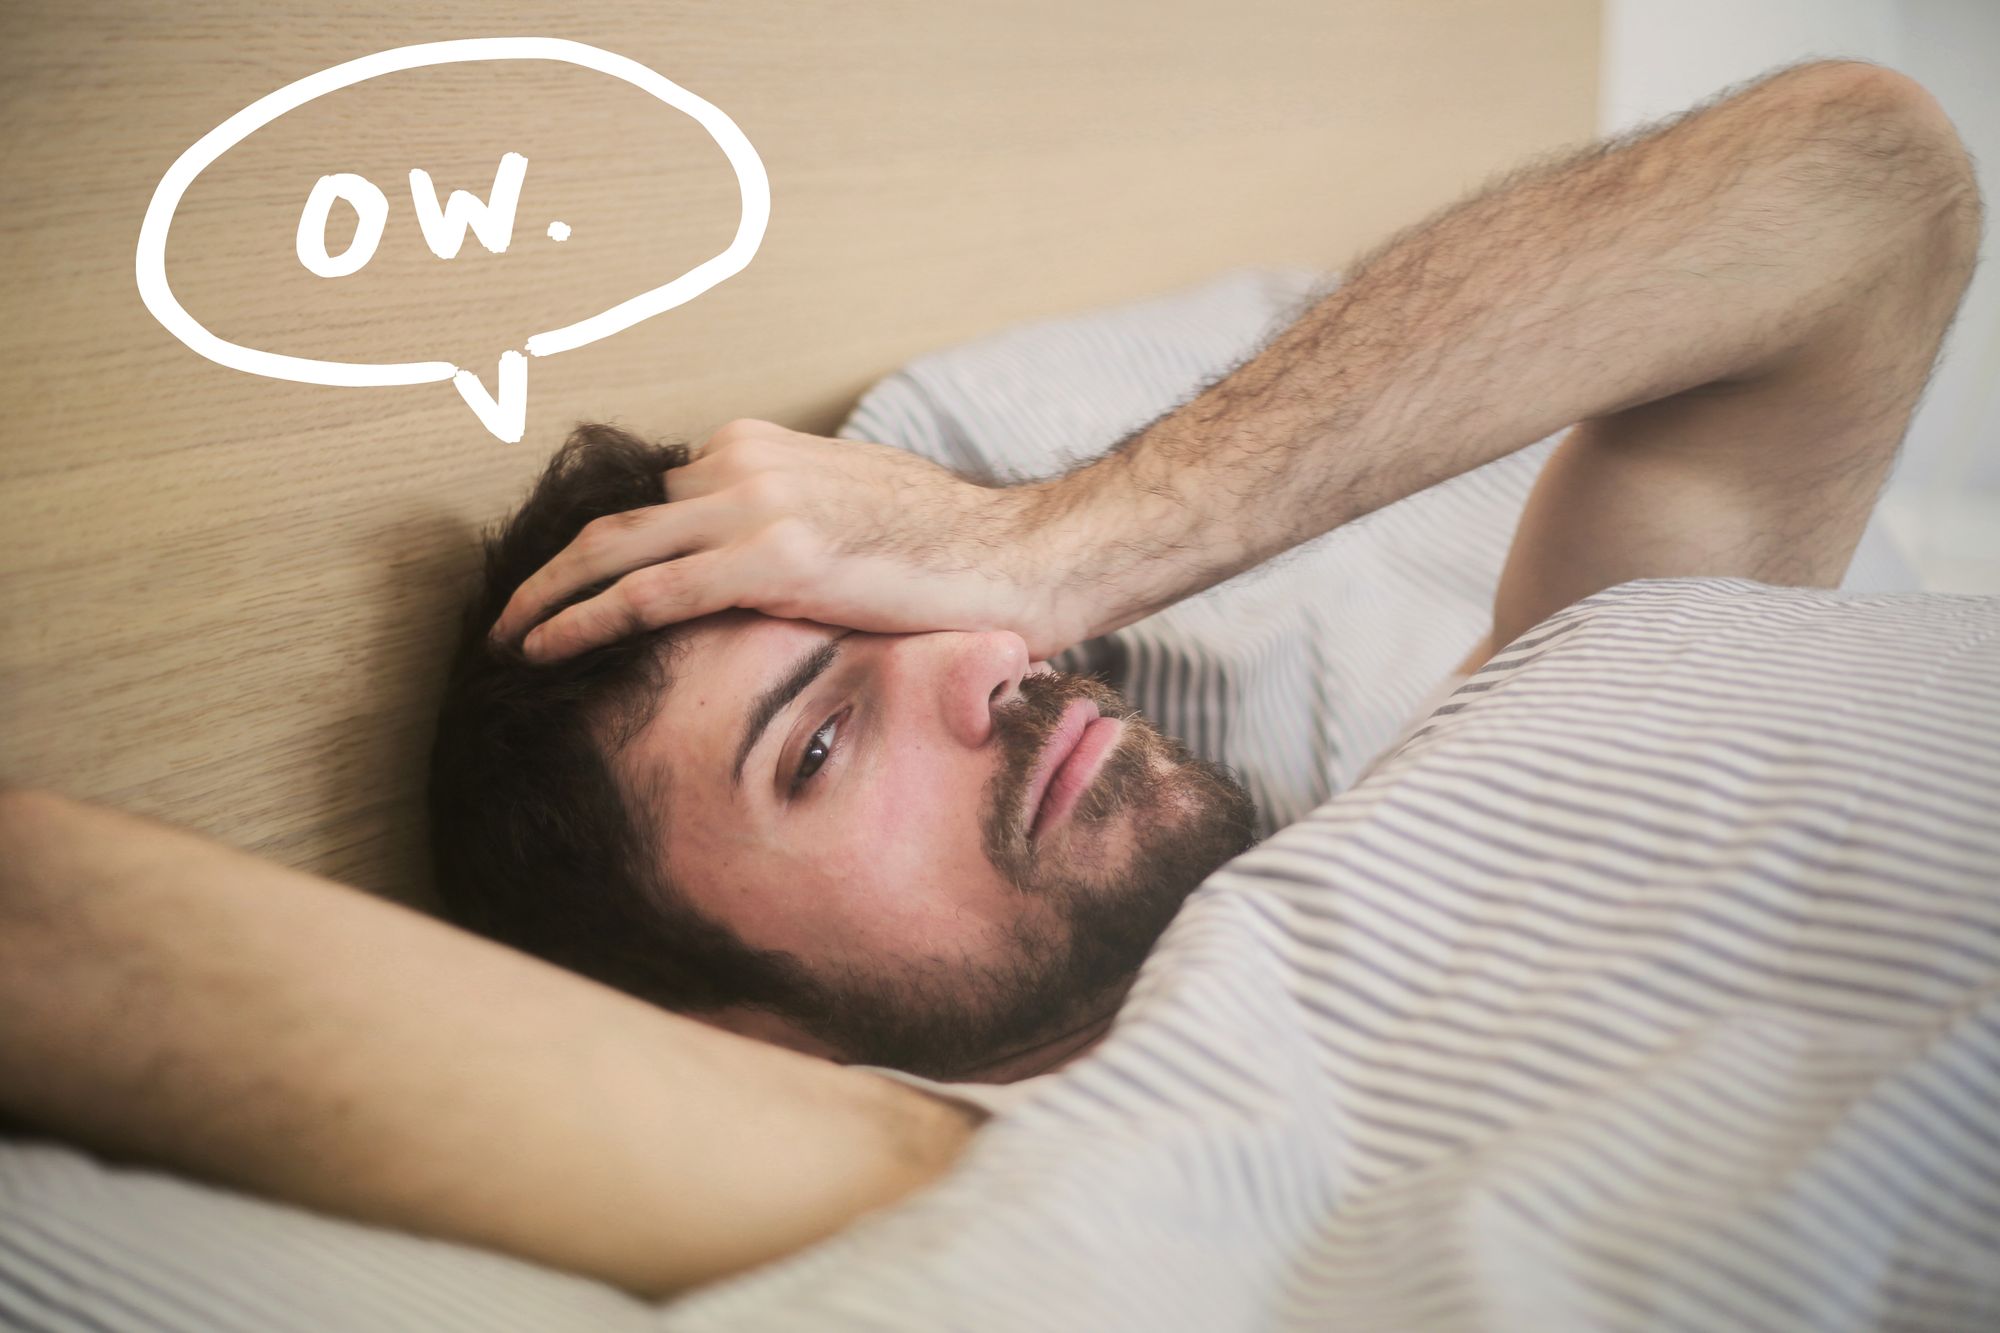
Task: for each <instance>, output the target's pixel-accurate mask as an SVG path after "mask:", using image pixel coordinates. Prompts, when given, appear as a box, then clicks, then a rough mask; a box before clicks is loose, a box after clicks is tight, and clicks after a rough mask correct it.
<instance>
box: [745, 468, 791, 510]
mask: <svg viewBox="0 0 2000 1333" xmlns="http://www.w3.org/2000/svg"><path fill="white" fill-rule="evenodd" d="M742 489H743V497H742V498H743V502H744V503H745V504H747V505H749V506H750V507H751V508H753V509H768V510H781V509H783V508H784V507H785V501H786V497H787V495H788V494H789V491H790V488H789V487H788V486H787V485H786V483H785V479H784V478H783V477H781V476H779V475H778V474H777V473H775V472H753V473H751V474H750V475H749V476H747V477H745V478H744V479H743V482H742Z"/></svg>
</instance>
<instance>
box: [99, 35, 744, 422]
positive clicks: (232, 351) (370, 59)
mask: <svg viewBox="0 0 2000 1333" xmlns="http://www.w3.org/2000/svg"><path fill="white" fill-rule="evenodd" d="M481 60H555V61H559V62H561V63H563V64H566V65H579V66H582V67H583V68H585V69H592V70H596V71H597V72H598V73H600V74H609V75H610V76H611V77H613V78H615V79H620V80H622V81H624V82H626V83H629V84H631V85H632V86H633V87H634V88H637V89H639V90H640V91H641V92H644V93H647V94H648V95H650V96H652V97H656V98H658V99H659V100H660V101H662V102H665V103H666V104H667V105H668V106H671V107H673V108H674V109H675V110H677V111H682V112H685V113H686V114H687V115H689V116H692V117H693V118H694V119H695V121H696V122H697V123H698V124H700V126H701V127H702V128H703V129H704V130H706V131H708V135H709V137H710V138H712V139H714V140H715V142H716V146H717V147H719V148H721V149H722V152H723V155H724V156H725V157H727V158H728V159H729V165H730V167H731V168H732V169H733V170H734V171H735V172H736V183H737V187H738V189H739V190H740V192H741V194H742V198H743V216H742V219H741V220H740V221H739V222H738V223H737V227H736V238H735V239H734V240H732V241H731V242H730V243H729V248H728V249H726V250H724V251H723V252H722V253H721V254H719V255H717V256H715V257H714V258H713V259H710V260H708V261H707V262H705V263H702V264H698V265H696V266H695V267H694V268H691V269H689V270H688V271H687V272H686V273H683V274H681V276H679V277H678V278H675V279H674V280H673V281H672V282H668V283H663V284H661V285H660V286H658V287H655V288H653V289H651V290H650V291H646V292H642V293H640V294H639V295H637V296H635V297H633V298H631V299H630V300H628V301H621V302H619V303H618V304H617V305H615V306H612V307H611V308H610V309H609V310H604V311H600V312H599V313H597V314H595V315H592V316H591V317H590V318H588V319H581V320H578V321H577V322H575V323H574V324H565V325H563V326H562V327H561V328H556V329H549V330H546V331H545V332H542V333H537V334H533V335H531V336H530V337H529V338H528V340H527V343H526V347H527V351H528V355H529V356H554V355H555V354H556V353H557V352H567V351H571V350H574V349H575V348H578V347H585V346H588V345H589V344H591V343H594V342H596V341H597V340H598V339H600V338H608V337H610V336H611V335H612V334H614V333H618V332H621V331H623V330H625V329H629V328H631V327H632V326H633V325H634V324H637V323H638V322H639V321H641V320H644V319H651V318H652V317H653V316H654V315H657V314H659V313H660V312H661V311H663V310H671V309H673V308H674V307H675V306H677V305H681V304H683V303H685V302H687V301H692V300H693V299H694V298H695V297H697V296H700V295H701V294H702V293H703V292H705V291H707V290H708V289H709V288H711V287H713V286H715V285H716V284H717V283H719V282H723V281H725V280H726V279H728V278H731V277H734V276H735V275H736V274H738V273H741V272H742V271H743V270H744V268H746V267H747V266H748V265H749V263H750V261H751V259H752V258H754V257H755V256H756V254H757V247H758V246H759V245H761V244H763V241H764V231H765V228H766V227H767V226H768V225H769V223H770V220H771V182H770V178H769V177H767V176H766V175H765V174H764V162H763V159H762V158H760V157H758V156H757V150H756V149H755V148H752V147H751V146H750V140H749V139H747V138H746V137H744V134H743V131H742V130H740V129H738V128H737V127H736V122H735V121H733V120H731V119H730V118H729V117H728V116H726V115H724V114H723V113H722V112H721V111H720V110H719V109H718V108H716V107H715V106H714V105H713V104H711V103H709V102H706V101H704V100H702V99H701V98H699V97H696V96H695V95H694V94H693V93H691V92H689V91H688V90H687V89H685V88H683V87H681V86H680V85H679V84H677V83H675V82H673V81H672V80H671V79H668V78H666V77H664V76H663V75H660V74H656V73H654V72H653V71H652V70H650V69H647V68H646V67H645V66H644V65H641V64H640V63H639V62H637V61H636V60H631V59H628V58H626V57H625V56H621V55H616V54H614V53H613V52H610V51H605V50H602V49H600V48H598V47H595V46H586V45H584V44H583V43H582V42H572V41H567V40H565V39H563V38H559V37H475V38H468V39H463V40H459V41H449V42H424V43H422V44H420V45H417V46H399V47H397V48H396V49H395V50H393V51H380V52H377V53H376V54H374V55H372V56H363V57H361V58H360V59H358V60H350V61H347V62H346V63H345V64H340V65H335V66H334V67H333V68H331V69H324V70H321V71H320V72H319V73H317V74H313V75H309V76H308V77H306V78H303V79H300V80H299V81H298V82H296V83H290V84H287V85H285V86H284V87H283V88H280V89H278V91H276V92H274V93H271V94H268V95H267V96H264V97H260V98H258V99H257V100H256V101H254V102H252V103H251V104H250V105H249V106H246V107H244V108H243V109H242V110H241V111H239V112H237V113H236V114H235V115H233V116H231V117H230V118H229V119H228V120H225V121H223V122H222V123H221V124H220V125H218V126H216V127H215V128H214V129H212V130H210V131H209V132H208V133H207V134H204V135H202V136H201V138H199V139H197V140H196V141H195V142H194V144H193V146H192V147H190V148H189V149H188V150H187V151H186V152H184V153H182V154H181V155H180V156H179V157H178V158H176V159H174V164H173V165H172V166H171V167H168V168H167V174H166V175H165V176H162V177H161V178H160V184H159V186H158V188H156V189H155V190H154V191H153V198H152V202H151V203H149V204H148V205H147V206H146V219H145V221H144V222H143V223H141V224H140V226H139V252H138V260H137V272H138V282H139V299H140V300H142V301H144V302H145V303H146V309H148V310H150V311H152V312H153V318H154V319H157V320H159V321H160V323H161V325H162V326H163V327H165V329H166V330H167V332H169V333H171V334H173V335H174V337H176V338H178V339H179V340H180V341H181V342H182V343H183V344H185V345H186V346H187V347H188V348H189V349H190V350H192V351H194V352H197V353H199V354H200V355H202V356H205V357H207V358H208V359H209V360H210V361H214V362H216V363H217V364H219V365H224V366H229V367H231V368H232V369H235V370H244V371H248V372H249V373H251V374H252V375H265V376H268V377H270V378H271V379H279V380H293V381H295V382H297V383H300V384H327V385H333V386H335V387H340V388H361V387H373V386H378V385H393V384H430V383H433V382H435V381H438V380H451V381H452V382H453V383H454V384H455V385H456V387H457V388H458V391H459V393H460V395H461V396H463V397H464V398H465V401H466V404H467V405H468V406H470V407H471V408H472V409H473V411H474V412H475V413H476V414H477V415H478V416H479V419H480V421H481V423H482V424H484V425H485V426H486V428H487V429H488V430H490V431H492V432H493V434H495V435H496V436H498V437H499V438H501V439H503V440H506V441H507V442H508V443H510V444H511V443H517V442H518V441H519V440H520V438H521V435H522V433H523V430H524V429H525V422H526V417H527V405H528V372H527V361H526V359H525V358H523V357H522V356H521V354H520V353H519V352H518V351H508V352H506V353H503V354H502V357H501V365H500V373H499V376H498V380H499V385H500V397H499V399H498V400H497V401H496V400H495V399H494V398H492V397H491V396H489V395H488V394H487V393H486V390H485V387H484V386H483V385H482V384H481V383H480V381H479V377H478V375H477V374H475V373H474V372H472V371H470V370H462V369H460V368H459V367H457V366H455V365H453V364H451V363H450V362H449V361H400V362H376V363H371V362H353V361H315V360H313V359H311V358H309V357H300V356H284V355H282V354H280V353H277V352H264V351H259V350H258V349H257V348H254V347H244V346H242V345H241V344H240V343H233V342H229V341H227V340H226V339H223V338H218V337H216V336H215V335H214V334H213V333H210V332H209V331H208V330H207V329H206V328H204V327H202V325H201V323H200V321H198V320H196V319H195V318H194V316H192V315H190V314H188V312H187V311H186V309H185V308H183V307H182V305H181V303H180V302H179V301H178V300H176V299H174V294H173V291H172V289H171V288H170V287H169V286H168V285H167V230H168V228H169V227H171V226H172V225H173V220H174V210H175V209H177V208H179V207H180V202H181V197H182V196H183V195H185V194H186V193H187V191H188V187H189V186H190V185H192V184H193V183H194V180H195V177H197V176H199V175H200V174H201V173H202V172H203V171H204V170H206V169H207V168H208V167H209V166H210V164H212V163H213V162H214V161H215V160H216V159H217V158H219V157H221V156H222V155H223V154H224V153H226V152H228V151H229V150H230V149H231V148H234V147H235V146H236V145H237V144H239V143H241V142H243V140H245V139H246V138H248V137H249V136H250V135H251V134H252V133H254V132H256V131H257V130H259V129H262V128H263V127H264V126H266V125H268V124H270V123H271V122H272V121H274V120H276V119H277V118H278V117H279V116H282V115H284V114H285V113H286V112H287V111H291V110H295V109H296V108H298V107H301V106H304V105H305V104H306V103H307V102H310V101H312V100H313V99H314V98H317V97H323V96H325V95H326V94H327V93H330V92H335V91H338V90H339V89H342V88H348V87H352V86H353V85H354V84H357V83H361V82H364V81H366V80H368V79H373V78H377V77H379V76H381V75H384V74H396V73H400V72H402V71H403V70H410V69H423V68H425V67H426V66H430V65H458V64H467V63H471V62H475V61H481ZM509 358H511V361H510V360H509ZM482 400H483V401H482Z"/></svg>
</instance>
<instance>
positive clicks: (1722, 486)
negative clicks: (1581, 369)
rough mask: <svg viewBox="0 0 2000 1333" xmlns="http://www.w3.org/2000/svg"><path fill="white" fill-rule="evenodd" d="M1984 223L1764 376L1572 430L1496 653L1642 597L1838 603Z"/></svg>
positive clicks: (1948, 226) (1499, 624) (1921, 251)
mask: <svg viewBox="0 0 2000 1333" xmlns="http://www.w3.org/2000/svg"><path fill="white" fill-rule="evenodd" d="M1912 86H1914V85H1912ZM1919 92H1920V90H1919ZM1944 133H1946V134H1948V133H1949V128H1948V125H1947V127H1946V128H1945V130H1944ZM1968 188H1972V187H1970V186H1968ZM1974 197H1975V199H1976V189H1975V190H1974ZM1977 217H1978V211H1977V207H1976V204H1975V206H1974V207H1973V208H1972V209H1970V210H1966V209H1959V208H1949V209H1940V211H1939V216H1938V227H1937V229H1936V231H1935V234H1934V241H1935V243H1934V244H1929V245H1925V246H1913V247H1911V248H1910V251H1909V253H1907V254H1904V255H1901V256H1899V257H1898V258H1897V260H1896V262H1895V263H1894V264H1893V265H1892V267H1891V269H1890V271H1889V272H1888V273H1887V275H1886V276H1885V277H1883V278H1882V279H1881V280H1879V281H1875V282H1873V283H1871V284H1868V285H1865V286H1862V285H1859V284H1857V289H1856V290H1855V291H1854V292H1853V294H1852V299H1850V300H1849V301H1847V302H1845V303H1844V304H1842V305H1840V306H1839V308H1838V309H1837V310H1835V311H1833V312H1831V313H1830V314H1829V315H1828V316H1827V317H1826V318H1825V319H1824V320H1823V321H1822V322H1820V323H1819V324H1818V325H1817V326H1816V327H1814V328H1813V330H1812V331H1811V333H1810V335H1809V336H1807V337H1805V338H1804V339H1803V340H1801V341H1799V342H1797V343H1796V344H1795V345H1783V346H1779V347H1778V348H1776V350H1774V353H1773V355H1772V357H1771V358H1770V360H1769V361H1767V362H1766V363H1765V364H1763V365H1760V366H1758V367H1756V368H1755V369H1754V370H1753V371H1750V372H1746V373H1744V374H1742V375H1739V376H1736V377H1732V378H1731V379H1728V380H1725V381H1721V382H1717V383H1711V384H1707V385H1703V386H1701V387H1698V388H1695V389H1691V390H1688V391H1685V392H1682V393H1678V394H1675V395H1673V396H1671V397H1667V398H1662V399H1658V400H1656V401H1653V402H1649V403H1643V404H1639V405H1637V406H1633V407H1629V408H1626V409H1625V410H1622V411H1618V412H1614V413H1611V414H1609V415H1605V416H1601V417H1596V418H1593V419H1591V420H1588V421H1585V422H1583V423H1581V424H1580V425H1578V426H1576V427H1575V428H1574V429H1573V430H1571V431H1570V432H1569V434H1568V435H1567V436H1566V437H1565V438H1564V439H1563V440H1562V441H1561V442H1560V443H1559V444H1558V445H1557V447H1556V449H1555V451H1554V452H1553V453H1552V454H1551V455H1550V457H1549V460H1548V462H1547V464H1546V465H1545V467H1544V469H1543V471H1542V473H1541V475H1540V477H1539V478H1538V479H1537V481H1536V484H1535V487H1534V490H1533V492H1532V493H1531V494H1530V496H1529V498H1528V503H1527V506H1526V507H1525V509H1524V510H1523V511H1522V514H1521V520H1520V524H1519V526H1518V528H1517V529H1516V530H1515V534H1514V540H1513V545H1512V547H1511V549H1510V550H1509V552H1508V555H1507V561H1506V565H1505V568H1504V569H1503V571H1502V573H1501V577H1500V584H1499V589H1498V592H1497V593H1496V595H1495V598H1494V608H1493V632H1492V637H1491V641H1490V646H1491V647H1495V648H1497V647H1501V646H1504V645H1506V644H1507V643H1509V642H1511V641H1512V640H1513V639H1515V638H1516V637H1518V636H1519V635H1521V634H1523V633H1525V632H1526V631H1528V630H1529V629H1532V628H1533V627H1534V626H1535V625H1536V624H1538V623H1540V622H1541V621H1542V620H1544V619H1546V618H1547V617H1548V616H1550V615H1553V614H1554V613H1555V612H1557V611H1560V610H1561V609H1563V608H1564V607H1566V606H1569V605H1570V604H1572V603H1574V602H1576V601H1578V600H1579V599H1581V598H1584V597H1588V596H1589V595H1591V594H1592V593H1595V592H1599V591H1601V590H1603V589H1605V588H1608V587H1611V586H1613V585H1615V584H1619V583H1623V582H1627V581H1629V580H1632V579H1641V578H1666V577H1673V576H1679V575H1715V576H1723V577H1736V578H1746V579H1754V580H1757V581H1759V582H1764V583H1772V584H1781V585H1788V586H1799V587H1829V588H1830V587H1837V586H1838V585H1839V583H1840V581H1841V579H1842V577H1843V576H1844V575H1845V573H1846V570H1847V565H1848V562H1849V560H1850V559H1852V557H1853V554H1854V549H1855V546H1856V545H1857V544H1858V543H1859V541H1860V539H1861V533H1862V529H1863V528H1864V527H1865V526H1866V524H1867V522H1868V517H1869V515H1870V513H1871V512H1872V510H1873V509H1874V506H1875V501H1876V499H1877V497H1878V495H1879V494H1880V492H1881V489H1882V486H1883V483H1884V482H1885V481H1886V480H1887V478H1888V475H1889V471H1890V468H1891V466H1892V465H1893V463H1894V460H1895V455H1896V449H1897V447H1898V445H1899V444H1900V443H1901V441H1902V438H1903V433H1904V431H1905V430H1906V429H1907V427H1908V424H1909V418H1910V414H1911V412H1912V411H1914V409H1915V407H1916V403H1917V399H1918V397H1919V395H1920V394H1921V393H1922V390H1923V386H1924V382H1925V381H1926V379H1928V377H1929V375H1930V371H1931V368H1932V366H1933V364H1934V362H1935V360H1936V357H1937V354H1938V349H1939V346H1940V344H1941V342H1942V340H1943V337H1944V333H1945V330H1946V329H1947V328H1948V327H1949V326H1950V323H1951V319H1952V315H1953V313H1954V312H1955V311H1956V309H1957V305H1958V300H1959V297H1960V295H1961V294H1962V293H1963V291H1964V288H1965V285H1966V282H1967V280H1968V279H1969V276H1970V273H1971V270H1972V265H1973V261H1974V257H1975V254H1976V250H1977V246H1978V225H1977ZM1726 295H1727V294H1726V291H1724V292H1721V293H1719V294H1718V299H1726Z"/></svg>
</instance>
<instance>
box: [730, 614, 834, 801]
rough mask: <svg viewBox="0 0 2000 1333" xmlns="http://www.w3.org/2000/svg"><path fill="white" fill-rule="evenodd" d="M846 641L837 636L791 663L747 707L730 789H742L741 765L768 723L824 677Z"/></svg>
mask: <svg viewBox="0 0 2000 1333" xmlns="http://www.w3.org/2000/svg"><path fill="white" fill-rule="evenodd" d="M846 637H847V636H846V635H845V634H840V635H836V636H835V637H833V638H831V639H826V640H823V641H821V642H820V643H819V644H818V645H817V646H816V647H814V648H813V649H812V650H811V651H809V652H807V653H806V655H805V656H804V657H801V658H800V659H799V660H798V661H797V662H795V663H794V664H793V665H792V669H791V670H790V671H787V672H786V673H785V675H784V678H783V679H782V680H780V681H779V682H778V683H777V684H776V685H773V686H772V687H771V688H770V689H768V690H766V691H764V693H763V694H761V695H759V696H758V697H757V700H756V702H754V703H752V704H751V705H750V715H749V717H748V718H747V719H746V720H745V723H744V727H743V739H742V741H741V742H739V743H738V744H737V747H736V764H735V767H733V768H732V769H731V770H730V772H729V785H730V786H731V787H732V788H734V789H735V790H737V791H741V790H742V789H743V765H744V763H745V762H746V761H747V760H748V759H749V758H750V752H751V751H752V750H754V749H756V748H757V743H758V742H759V741H761V740H762V739H763V738H764V732H765V729H766V728H768V727H769V726H770V725H771V719H772V718H774V717H776V716H777V715H778V714H780V713H782V712H784V711H785V705H787V704H789V703H791V701H792V700H794V699H796V698H798V697H799V695H801V694H803V693H804V692H805V688H806V686H808V685H810V684H812V683H813V682H814V681H816V680H818V679H819V678H820V677H821V676H823V675H825V674H826V669H827V668H828V667H830V666H832V665H833V663H834V659H835V658H837V657H839V656H840V641H841V640H842V639H844V638H846Z"/></svg>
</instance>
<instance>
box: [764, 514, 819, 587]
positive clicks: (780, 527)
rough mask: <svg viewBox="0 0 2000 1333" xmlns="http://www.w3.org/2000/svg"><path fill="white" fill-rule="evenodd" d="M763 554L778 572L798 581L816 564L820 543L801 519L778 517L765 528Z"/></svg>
mask: <svg viewBox="0 0 2000 1333" xmlns="http://www.w3.org/2000/svg"><path fill="white" fill-rule="evenodd" d="M763 543H764V555H765V558H766V559H767V560H769V561H770V562H771V564H772V565H773V566H775V567H776V569H777V570H778V571H779V572H780V573H781V574H784V575H786V576H788V577H789V578H792V579H797V578H799V577H800V576H802V575H804V574H805V573H806V572H807V571H809V570H811V569H812V568H814V567H815V566H816V565H817V564H818V563H819V541H818V539H817V538H816V537H815V536H814V535H813V531H812V529H811V528H810V527H809V526H807V524H806V523H805V521H804V520H802V519H797V518H781V519H779V520H778V521H777V522H775V523H773V524H771V525H770V526H769V527H767V528H765V529H764V536H763Z"/></svg>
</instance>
